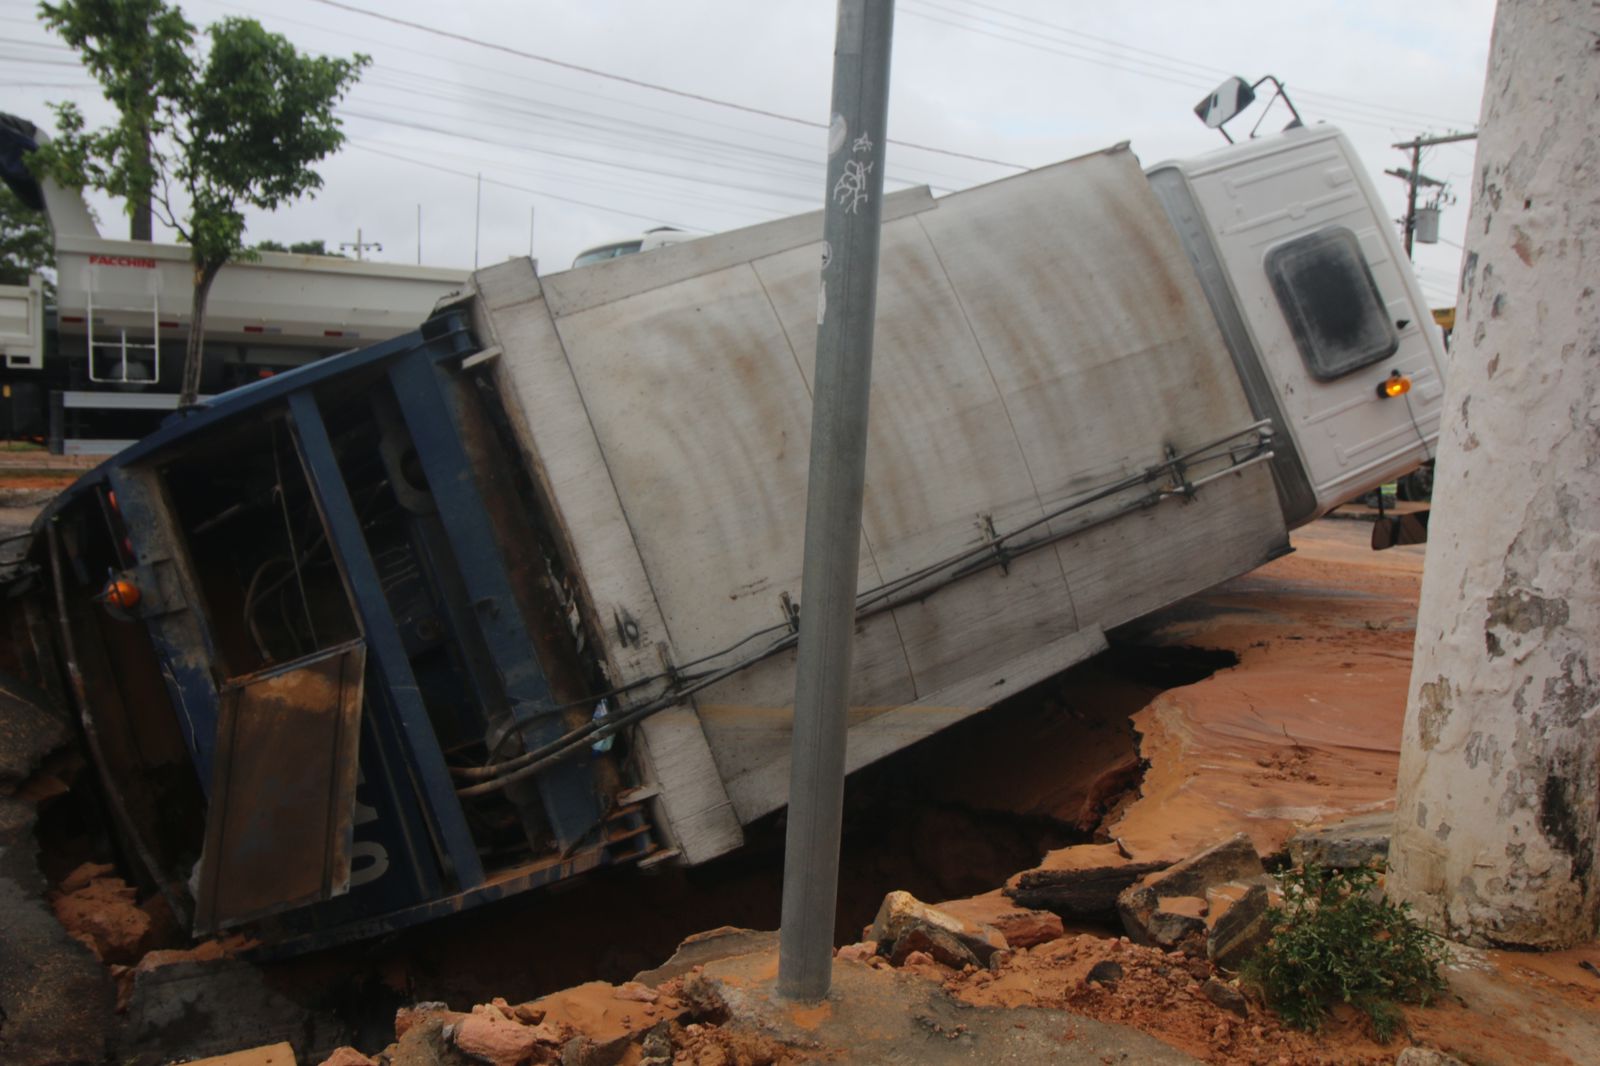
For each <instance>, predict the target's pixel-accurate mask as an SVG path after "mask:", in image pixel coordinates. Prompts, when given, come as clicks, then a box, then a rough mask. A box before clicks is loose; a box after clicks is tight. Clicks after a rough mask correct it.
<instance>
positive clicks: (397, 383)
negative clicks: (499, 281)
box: [389, 348, 601, 851]
mask: <svg viewBox="0 0 1600 1066" xmlns="http://www.w3.org/2000/svg"><path fill="white" fill-rule="evenodd" d="M389 380H390V381H391V382H392V383H393V385H394V392H395V396H396V397H397V398H398V400H399V402H400V411H401V414H402V415H403V416H404V417H405V421H406V426H407V428H408V429H409V430H410V431H411V441H412V444H413V446H414V447H415V449H416V455H417V459H418V461H419V462H420V463H421V464H422V470H423V474H424V476H425V477H426V478H427V482H428V490H429V492H430V493H431V494H432V495H433V499H434V503H435V504H436V505H437V507H438V512H439V517H440V519H441V520H442V522H443V524H444V528H445V534H446V536H447V537H448V538H449V541H450V548H451V552H452V554H454V556H455V564H456V569H457V570H458V571H459V573H460V575H461V579H462V582H463V583H464V584H465V586H466V592H467V597H468V599H469V600H470V601H471V603H472V608H473V611H474V615H475V621H476V623H477V628H478V631H479V632H480V633H481V634H482V635H483V640H484V645H485V648H486V650H487V651H488V653H489V657H490V658H491V659H492V660H493V661H494V665H495V668H496V670H498V672H499V674H500V681H501V685H502V687H503V689H504V693H505V697H506V699H507V701H508V702H509V703H510V707H511V715H512V718H513V720H514V721H515V722H516V724H517V729H518V731H519V732H520V733H521V734H522V735H523V736H524V737H525V738H526V739H527V740H529V741H531V742H532V743H534V744H544V743H546V742H548V741H551V740H555V739H557V738H559V737H560V736H561V735H562V734H563V733H565V732H566V730H567V726H566V724H565V722H564V720H563V718H562V712H561V711H560V709H559V708H556V703H557V702H558V701H557V700H556V699H555V698H554V696H553V695H552V694H551V691H550V683H549V681H548V679H547V678H546V676H545V672H544V669H543V667H542V666H541V665H540V663H539V660H538V658H537V657H536V654H535V652H534V642H533V640H532V638H531V637H530V636H529V634H528V631H527V627H526V625H525V624H524V621H523V618H522V612H521V611H520V610H519V609H518V606H517V602H516V600H515V598H514V597H513V595H512V592H511V590H512V587H513V585H512V581H511V578H510V575H509V574H507V572H506V567H505V563H504V560H503V559H502V558H501V553H500V547H499V545H498V544H497V543H496V542H495V536H494V530H493V529H492V528H491V527H490V525H489V517H488V514H489V512H488V508H487V507H486V506H485V504H484V500H483V496H482V493H481V492H480V491H479V489H478V483H477V479H476V478H475V477H474V475H473V469H474V465H473V462H472V459H471V457H470V456H469V455H468V454H467V450H466V448H465V446H464V445H463V444H462V426H461V417H462V416H461V411H460V409H459V406H458V405H457V403H456V402H454V400H453V397H451V396H449V395H448V390H451V389H453V388H454V387H455V384H454V380H453V378H452V377H451V375H450V373H449V371H448V370H446V369H445V368H444V367H442V366H439V365H437V364H436V363H435V361H434V356H433V353H432V352H430V351H429V350H428V349H427V348H418V349H416V350H414V351H412V352H410V353H408V354H406V355H404V356H402V357H401V358H400V359H399V360H398V361H397V362H395V363H394V364H393V365H391V366H390V367H389ZM538 786H539V795H540V797H541V798H542V799H543V801H544V808H545V814H546V816H547V817H548V818H549V820H550V825H551V828H552V829H554V830H555V835H556V839H557V841H558V842H559V843H560V846H561V848H562V850H563V851H564V850H566V849H568V848H570V847H572V846H573V845H574V844H576V843H577V842H578V841H580V840H581V839H582V838H583V837H584V836H586V835H588V834H589V833H590V832H591V831H593V830H594V829H595V827H596V826H597V825H598V824H599V822H600V816H601V811H600V803H599V800H598V799H597V798H596V796H595V793H594V786H593V783H592V778H591V775H590V773H589V770H588V768H587V767H585V766H582V765H579V764H577V763H572V762H568V763H563V764H562V765H560V766H557V767H552V768H551V769H550V770H549V771H547V772H546V773H543V774H541V775H539V778H538Z"/></svg>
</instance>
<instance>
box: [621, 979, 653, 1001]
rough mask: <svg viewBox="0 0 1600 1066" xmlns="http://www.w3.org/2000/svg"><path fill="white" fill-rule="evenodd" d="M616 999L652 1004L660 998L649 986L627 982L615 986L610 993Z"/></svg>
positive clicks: (636, 982)
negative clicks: (615, 988)
mask: <svg viewBox="0 0 1600 1066" xmlns="http://www.w3.org/2000/svg"><path fill="white" fill-rule="evenodd" d="M612 995H614V996H616V997H617V998H618V999H626V1000H631V1001H633V1002H635V1003H654V1002H655V1001H656V1000H658V999H660V998H661V994H660V993H659V992H657V991H656V990H655V989H653V988H651V987H650V986H649V985H644V984H640V983H639V982H638V981H627V982H624V983H623V984H620V985H618V986H617V990H616V991H615V992H613V993H612Z"/></svg>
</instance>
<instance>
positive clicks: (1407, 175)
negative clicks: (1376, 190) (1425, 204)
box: [1384, 132, 1478, 259]
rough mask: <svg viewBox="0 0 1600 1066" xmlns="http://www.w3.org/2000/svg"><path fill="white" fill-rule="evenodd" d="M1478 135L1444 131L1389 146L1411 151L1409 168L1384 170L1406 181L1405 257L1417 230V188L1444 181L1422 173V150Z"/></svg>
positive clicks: (1468, 139) (1467, 139)
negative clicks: (1436, 134)
mask: <svg viewBox="0 0 1600 1066" xmlns="http://www.w3.org/2000/svg"><path fill="white" fill-rule="evenodd" d="M1477 138H1478V135H1477V133H1476V132H1473V133H1446V134H1444V135H1443V136H1439V137H1425V136H1424V137H1416V138H1413V139H1412V140H1409V141H1401V142H1400V143H1399V144H1393V145H1390V146H1389V147H1391V148H1398V149H1400V150H1401V151H1409V152H1410V153H1411V167H1410V169H1409V170H1400V169H1392V170H1386V171H1384V173H1385V174H1390V175H1393V176H1394V177H1397V178H1399V179H1400V180H1401V181H1404V182H1405V183H1406V217H1405V220H1404V221H1403V222H1402V225H1403V226H1404V227H1405V245H1406V258H1408V259H1410V258H1412V255H1411V245H1412V240H1413V238H1414V237H1415V236H1416V232H1417V190H1418V189H1419V188H1421V187H1423V186H1433V187H1435V188H1440V189H1442V188H1444V182H1442V181H1440V180H1439V179H1437V178H1430V177H1427V176H1426V175H1424V174H1423V173H1422V150H1423V149H1424V148H1431V147H1433V146H1434V145H1436V144H1455V143H1456V142H1457V141H1473V140H1477Z"/></svg>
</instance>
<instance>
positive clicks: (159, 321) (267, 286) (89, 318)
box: [0, 113, 467, 455]
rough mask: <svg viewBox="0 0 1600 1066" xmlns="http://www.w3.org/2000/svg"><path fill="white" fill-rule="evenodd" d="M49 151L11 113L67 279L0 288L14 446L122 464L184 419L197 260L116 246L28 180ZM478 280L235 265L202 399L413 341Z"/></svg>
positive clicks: (362, 269) (415, 271) (385, 266)
mask: <svg viewBox="0 0 1600 1066" xmlns="http://www.w3.org/2000/svg"><path fill="white" fill-rule="evenodd" d="M43 140H45V135H44V134H43V133H42V132H41V131H40V130H39V129H38V128H37V127H35V126H34V125H33V123H31V122H29V121H28V120H26V119H23V118H19V117H18V116H15V115H8V114H4V113H0V179H3V180H4V181H5V182H6V184H7V185H8V186H9V187H10V188H11V189H12V191H13V192H14V193H15V194H16V195H17V197H18V199H20V200H21V201H22V202H23V203H24V204H26V205H28V206H30V207H33V208H35V209H37V210H41V211H43V212H44V213H45V216H46V217H47V218H48V219H49V223H50V232H51V239H52V244H53V247H54V251H55V268H56V287H55V293H54V301H53V302H54V306H53V307H50V308H47V307H46V302H45V293H44V288H43V285H42V284H41V279H39V278H38V276H37V275H35V276H33V277H32V278H31V279H30V284H29V285H27V286H17V287H15V288H14V289H13V288H10V287H0V356H4V365H3V366H0V388H3V391H4V394H5V395H4V399H5V400H6V401H7V402H6V404H5V405H4V406H3V407H0V414H3V416H4V417H5V420H6V429H7V434H8V436H17V437H36V438H38V439H40V440H42V441H45V442H46V443H48V444H49V446H50V450H51V451H53V452H57V453H66V454H71V455H109V454H112V453H114V452H117V451H120V450H121V449H122V448H125V447H127V446H128V445H129V444H131V443H133V441H135V440H137V439H138V438H140V437H142V436H144V435H145V434H147V433H149V432H150V431H152V430H154V429H155V428H156V427H157V426H158V425H160V422H161V419H162V418H164V417H165V416H166V415H168V414H170V413H171V412H172V411H174V410H176V409H177V406H178V382H179V379H180V378H181V376H182V371H183V361H184V356H185V351H186V347H187V342H188V338H189V326H190V315H191V310H192V308H191V305H192V302H193V297H194V265H193V263H192V261H191V255H190V250H189V248H188V247H187V246H185V245H182V244H168V243H164V242H157V241H131V240H118V239H115V238H111V237H106V236H103V235H102V234H101V233H100V229H99V226H98V225H97V224H96V223H95V219H94V215H93V214H92V213H91V212H90V211H89V207H88V204H87V203H86V202H85V201H84V198H83V194H82V192H81V191H80V190H77V189H68V188H65V187H63V186H61V185H60V184H58V183H56V182H54V181H51V180H49V179H40V178H37V177H35V176H34V175H33V174H32V173H31V172H30V171H29V170H28V167H27V164H26V162H25V160H26V157H27V155H28V153H30V152H32V151H33V150H34V148H36V147H37V146H38V144H39V143H40V142H42V141H43ZM466 277H467V272H466V271H464V270H454V269H449V268H445V267H435V266H423V265H421V264H418V265H416V266H411V265H408V264H403V263H378V262H372V261H363V260H359V259H346V258H342V257H340V256H336V255H301V254H294V253H287V252H269V251H260V252H255V253H253V254H252V257H250V258H248V259H238V260H235V261H233V262H230V263H229V264H227V265H226V266H225V267H223V268H222V270H221V272H220V273H218V275H217V277H216V280H215V281H214V282H213V283H212V288H211V293H210V296H209V298H208V300H207V303H206V323H205V326H206V328H205V334H206V336H205V362H204V364H203V366H202V378H201V382H200V391H201V392H202V393H203V394H207V395H209V394H214V393H218V392H222V391H224V390H227V389H230V388H235V387H237V386H239V385H242V384H245V383H247V382H250V381H254V380H256V379H257V378H259V377H262V376H270V375H272V374H275V373H278V372H279V371H282V370H288V369H291V368H293V367H296V366H300V365H302V364H304V363H308V362H311V361H313V360H316V359H322V358H326V357H327V356H330V355H334V354H337V353H339V352H344V351H349V350H351V349H352V348H356V347H358V346H360V345H363V344H370V343H372V342H374V341H380V340H387V339H389V338H390V337H395V336H399V335H400V334H402V333H407V332H410V331H411V330H413V329H415V328H416V327H417V326H418V325H419V324H420V323H421V322H422V320H423V319H424V318H426V317H427V316H428V312H429V310H430V309H431V308H432V307H433V305H434V303H435V302H436V301H437V300H438V299H439V298H440V297H441V296H444V295H446V294H447V293H450V292H453V291H455V290H457V289H459V288H460V287H461V286H462V284H463V283H464V282H465V281H466ZM13 309H14V310H13Z"/></svg>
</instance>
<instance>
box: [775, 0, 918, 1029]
mask: <svg viewBox="0 0 1600 1066" xmlns="http://www.w3.org/2000/svg"><path fill="white" fill-rule="evenodd" d="M836 32H837V36H836V38H835V41H834V49H833V119H832V122H831V124H830V126H829V129H828V184H827V198H828V200H827V207H826V209H825V211H824V213H823V225H822V236H823V244H822V247H823V252H822V292H821V294H820V296H821V300H820V302H819V304H818V306H817V368H816V374H815V382H816V386H815V396H814V398H813V400H812V413H811V472H810V483H809V485H808V488H807V493H806V547H805V566H804V572H803V574H802V577H801V585H800V648H799V660H798V664H797V666H796V676H795V693H794V740H793V742H792V744H791V747H790V753H791V754H790V760H791V763H790V771H789V826H788V835H787V838H786V840H785V848H784V862H783V927H782V930H781V931H780V933H779V945H778V947H779V953H778V994H779V995H781V996H783V997H785V998H786V999H793V1000H802V1001H806V1002H816V1001H817V1000H820V999H822V998H823V997H825V996H826V995H827V994H828V988H829V986H830V985H831V984H832V982H833V922H834V911H835V907H836V904H837V902H838V893H839V829H840V821H841V818H842V816H843V810H844V755H845V729H846V722H845V711H846V710H847V708H848V701H849V697H850V661H851V652H852V647H851V644H852V639H853V637H854V636H855V614H856V575H857V572H858V570H859V562H860V559H859V556H860V548H861V495H862V490H863V488H864V486H865V483H866V473H867V397H868V391H869V388H870V386H871V384H872V329H873V319H874V316H875V313H876V310H877V303H878V237H879V226H880V221H881V218H882V207H883V158H884V146H885V144H886V143H887V138H886V136H885V134H886V129H885V123H886V120H887V117H888V111H889V52H890V45H891V44H892V42H893V39H894V0H840V2H839V22H838V28H837V31H836Z"/></svg>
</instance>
